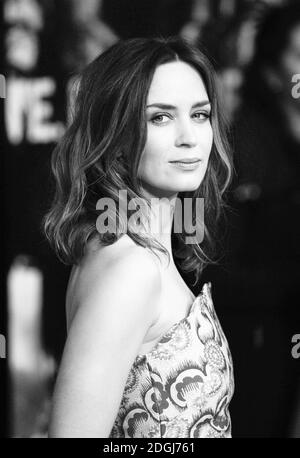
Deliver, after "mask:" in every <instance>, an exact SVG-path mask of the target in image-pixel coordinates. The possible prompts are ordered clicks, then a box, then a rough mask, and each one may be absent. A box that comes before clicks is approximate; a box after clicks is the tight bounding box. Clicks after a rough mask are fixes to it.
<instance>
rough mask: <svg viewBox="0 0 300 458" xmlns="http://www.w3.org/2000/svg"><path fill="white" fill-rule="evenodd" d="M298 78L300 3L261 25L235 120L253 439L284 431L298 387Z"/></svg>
mask: <svg viewBox="0 0 300 458" xmlns="http://www.w3.org/2000/svg"><path fill="white" fill-rule="evenodd" d="M297 74H300V4H299V2H289V3H288V4H287V5H285V6H282V7H276V8H272V9H270V11H269V12H268V13H267V14H266V16H265V18H264V19H263V21H262V22H261V24H260V27H259V31H258V34H257V37H256V42H255V51H254V57H253V60H252V62H251V63H250V65H249V66H248V69H247V71H246V74H245V79H244V85H243V90H242V103H241V106H240V109H239V111H238V113H237V115H236V121H235V124H234V128H235V151H236V167H237V177H238V182H237V183H236V188H235V191H234V197H235V201H236V205H237V209H238V213H239V215H240V217H239V222H238V224H237V226H236V233H234V236H235V244H236V258H235V262H234V263H235V268H234V271H235V297H239V300H240V303H241V304H242V306H243V309H244V310H245V311H247V310H250V311H251V315H250V316H251V318H253V317H255V313H256V317H255V318H254V323H253V325H254V331H253V336H254V337H253V344H252V348H249V350H248V351H249V355H247V358H245V354H243V355H238V354H237V357H238V358H239V357H240V358H241V360H240V364H237V366H238V367H240V370H241V374H239V375H237V377H238V378H239V379H241V378H242V377H245V381H244V384H243V385H242V383H240V387H241V386H242V388H241V390H242V391H243V390H245V389H246V391H245V392H244V395H243V397H241V399H240V400H241V405H240V406H239V408H240V409H241V410H243V411H244V412H247V415H248V420H247V422H248V423H251V424H252V425H253V429H252V431H251V433H250V432H249V434H250V435H252V436H253V435H256V436H260V435H263V436H265V437H266V436H271V437H272V436H273V437H282V436H287V435H288V434H289V427H291V425H290V422H291V419H292V415H293V409H295V403H294V400H295V396H296V389H297V387H298V385H299V367H298V368H297V367H296V366H299V362H297V361H296V360H293V358H292V356H291V338H292V336H293V335H294V334H296V333H297V332H298V331H299V324H300V314H299V309H298V307H297V304H298V297H299V293H298V284H299V279H300V278H299V259H300V251H299V229H300V225H299V216H298V215H299V210H300V179H299V178H300V169H299V165H300V97H299V96H298V95H297V91H295V88H294V89H293V86H295V84H296V83H295V82H293V81H295V77H294V75H297ZM299 95H300V93H299ZM238 289H239V294H238V295H237V294H236V293H237V291H238ZM297 293H298V294H297ZM243 319H245V324H244V326H241V328H242V329H244V330H245V332H244V334H243V339H244V340H245V339H246V338H247V337H246V333H247V328H249V326H251V323H250V322H249V321H248V322H247V314H245V315H244V316H243ZM240 337H241V336H240ZM237 341H238V339H237ZM248 356H249V358H248ZM245 359H247V367H246V366H244V367H243V364H245V362H243V361H245ZM249 363H250V364H249ZM297 371H298V372H297ZM297 377H298V379H297ZM250 378H251V382H250V381H249V379H250Z"/></svg>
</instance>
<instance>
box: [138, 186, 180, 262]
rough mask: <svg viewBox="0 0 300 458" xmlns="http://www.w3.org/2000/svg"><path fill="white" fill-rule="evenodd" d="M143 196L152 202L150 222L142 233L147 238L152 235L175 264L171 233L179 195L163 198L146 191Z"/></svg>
mask: <svg viewBox="0 0 300 458" xmlns="http://www.w3.org/2000/svg"><path fill="white" fill-rule="evenodd" d="M143 194H144V196H145V197H146V198H147V199H149V200H150V212H149V221H146V224H145V225H144V226H143V229H141V231H140V232H142V233H144V234H145V235H146V236H149V235H150V236H151V237H153V238H154V239H155V240H156V241H157V242H159V243H160V244H161V245H162V246H163V247H164V248H165V249H166V250H167V251H168V253H169V255H170V263H172V264H174V259H173V253H172V244H171V232H172V224H173V218H174V210H175V204H176V198H177V193H176V194H173V195H172V196H169V197H163V198H159V197H154V196H153V195H152V194H150V193H148V192H146V191H144V192H143Z"/></svg>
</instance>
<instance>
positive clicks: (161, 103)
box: [138, 61, 213, 197]
mask: <svg viewBox="0 0 300 458" xmlns="http://www.w3.org/2000/svg"><path fill="white" fill-rule="evenodd" d="M146 118H147V141H146V145H145V149H144V151H143V154H142V157H141V161H140V165H139V173H138V175H139V178H141V180H142V185H143V188H144V191H145V192H146V194H148V195H150V196H155V197H171V196H173V195H175V194H177V193H178V192H183V191H194V190H195V189H197V188H198V187H199V185H200V184H201V182H202V180H203V177H204V175H205V172H206V169H207V163H208V159H209V155H210V151H211V147H212V142H213V132H212V127H211V123H210V103H209V99H208V95H207V91H206V88H205V86H204V83H203V81H202V78H201V76H200V75H199V74H198V72H197V71H196V70H195V69H194V68H192V67H191V66H190V65H188V64H186V63H185V62H177V61H176V62H171V63H167V64H162V65H160V66H158V67H157V69H156V71H155V73H154V76H153V80H152V83H151V86H150V89H149V94H148V99H147V113H146Z"/></svg>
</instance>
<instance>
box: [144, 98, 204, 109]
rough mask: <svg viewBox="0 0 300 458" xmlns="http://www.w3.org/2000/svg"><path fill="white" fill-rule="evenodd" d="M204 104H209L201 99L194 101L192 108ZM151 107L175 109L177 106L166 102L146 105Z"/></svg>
mask: <svg viewBox="0 0 300 458" xmlns="http://www.w3.org/2000/svg"><path fill="white" fill-rule="evenodd" d="M205 105H210V101H209V100H203V101H202V102H197V103H194V105H193V106H192V108H201V107H204V106H205ZM151 107H156V108H161V109H163V110H176V109H177V107H175V106H174V105H169V104H167V103H151V105H147V108H151Z"/></svg>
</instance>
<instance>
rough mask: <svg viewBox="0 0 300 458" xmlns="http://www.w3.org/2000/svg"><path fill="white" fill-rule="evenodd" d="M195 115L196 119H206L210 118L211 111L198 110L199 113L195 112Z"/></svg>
mask: <svg viewBox="0 0 300 458" xmlns="http://www.w3.org/2000/svg"><path fill="white" fill-rule="evenodd" d="M193 116H195V117H196V119H199V121H205V120H206V119H209V118H210V113H209V112H207V111H197V113H194V114H193Z"/></svg>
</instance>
